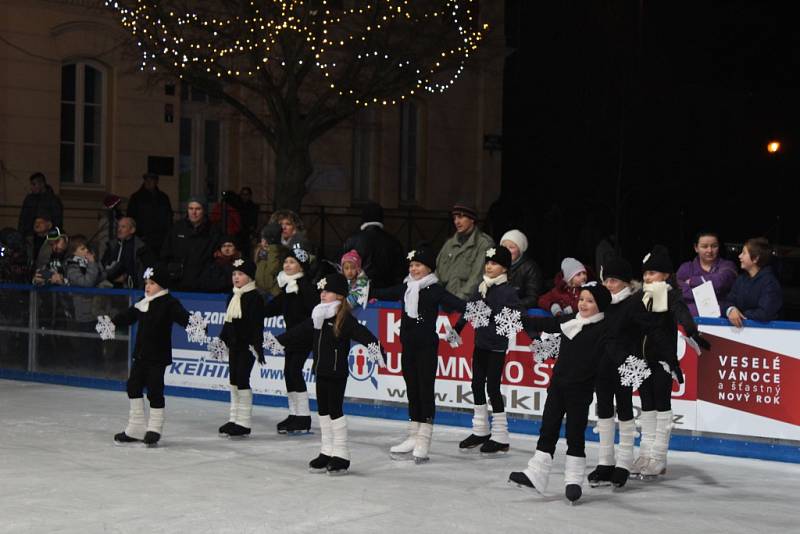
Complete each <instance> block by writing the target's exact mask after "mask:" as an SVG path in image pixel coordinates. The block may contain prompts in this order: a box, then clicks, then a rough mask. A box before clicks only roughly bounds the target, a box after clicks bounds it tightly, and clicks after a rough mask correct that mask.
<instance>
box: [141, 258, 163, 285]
mask: <svg viewBox="0 0 800 534" xmlns="http://www.w3.org/2000/svg"><path fill="white" fill-rule="evenodd" d="M142 277H143V278H144V279H145V280H151V281H153V282H155V283H156V284H158V285H160V286H161V287H162V288H163V289H168V287H169V281H170V278H169V269H167V266H166V265H164V264H163V263H159V264H156V265H154V266H153V267H148V268H147V269H145V270H144V275H143V276H142Z"/></svg>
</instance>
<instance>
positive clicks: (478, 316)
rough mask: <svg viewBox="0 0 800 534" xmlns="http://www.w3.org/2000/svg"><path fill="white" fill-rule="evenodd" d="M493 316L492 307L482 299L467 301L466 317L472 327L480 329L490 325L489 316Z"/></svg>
mask: <svg viewBox="0 0 800 534" xmlns="http://www.w3.org/2000/svg"><path fill="white" fill-rule="evenodd" d="M491 316H492V309H491V308H490V307H489V306H487V305H486V303H485V302H484V301H482V300H474V301H472V302H467V310H466V312H465V313H464V319H466V320H467V321H469V324H471V325H472V328H475V329H478V328H481V327H484V326H489V318H490V317H491Z"/></svg>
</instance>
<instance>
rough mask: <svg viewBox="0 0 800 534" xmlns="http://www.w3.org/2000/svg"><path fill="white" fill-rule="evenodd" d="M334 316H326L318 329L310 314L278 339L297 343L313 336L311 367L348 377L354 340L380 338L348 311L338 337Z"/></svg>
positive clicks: (317, 372)
mask: <svg viewBox="0 0 800 534" xmlns="http://www.w3.org/2000/svg"><path fill="white" fill-rule="evenodd" d="M334 320H335V317H334V318H331V319H325V321H323V323H322V328H320V329H319V330H317V329H315V328H314V322H313V321H312V320H311V319H310V318H309V319H306V320H305V321H303V322H302V323H300V324H299V325H297V326H295V327H294V328H292V329H291V330H288V331H286V332H284V333H283V334H281V335H279V336H278V338H277V339H278V342H280V343H281V344H282V345H287V344H296V343H298V342H299V341H301V340H303V339H312V340H313V343H314V346H313V348H312V350H313V351H314V365H313V367H312V369H313V370H314V374H315V375H317V376H325V377H334V378H344V379H347V377H348V375H349V374H350V370H349V357H350V343H351V341H356V342H358V343H361V344H362V345H364V346H368V345H369V344H370V343H378V339H377V338H376V337H375V336H374V335H373V334H372V332H370V331H369V329H367V327H366V326H364V325H362V324H360V323H359V322H358V321H357V320H356V319H355V318H354V317H353V316H352V315H350V314H349V313H348V314H347V316H346V317H345V319H344V322H343V324H342V331H341V332H340V333H339V337H336V335H335V334H334V333H333V323H334Z"/></svg>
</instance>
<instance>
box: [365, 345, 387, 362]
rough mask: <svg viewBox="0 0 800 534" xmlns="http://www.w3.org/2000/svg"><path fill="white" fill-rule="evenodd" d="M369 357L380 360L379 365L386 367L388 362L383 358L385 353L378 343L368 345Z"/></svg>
mask: <svg viewBox="0 0 800 534" xmlns="http://www.w3.org/2000/svg"><path fill="white" fill-rule="evenodd" d="M367 359H368V360H372V361H374V362H378V366H379V367H386V362H385V361H384V360H383V353H382V352H381V346H380V345H379V344H377V343H370V344H369V345H367Z"/></svg>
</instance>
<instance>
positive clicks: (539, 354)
mask: <svg viewBox="0 0 800 534" xmlns="http://www.w3.org/2000/svg"><path fill="white" fill-rule="evenodd" d="M539 338H540V339H534V340H533V343H531V352H533V359H534V360H536V361H537V362H538V363H542V362H543V361H545V360H546V359H548V358H553V359H554V360H555V359H556V358H558V354H559V352H560V350H561V334H548V333H547V332H542V334H541V335H540V336H539Z"/></svg>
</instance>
